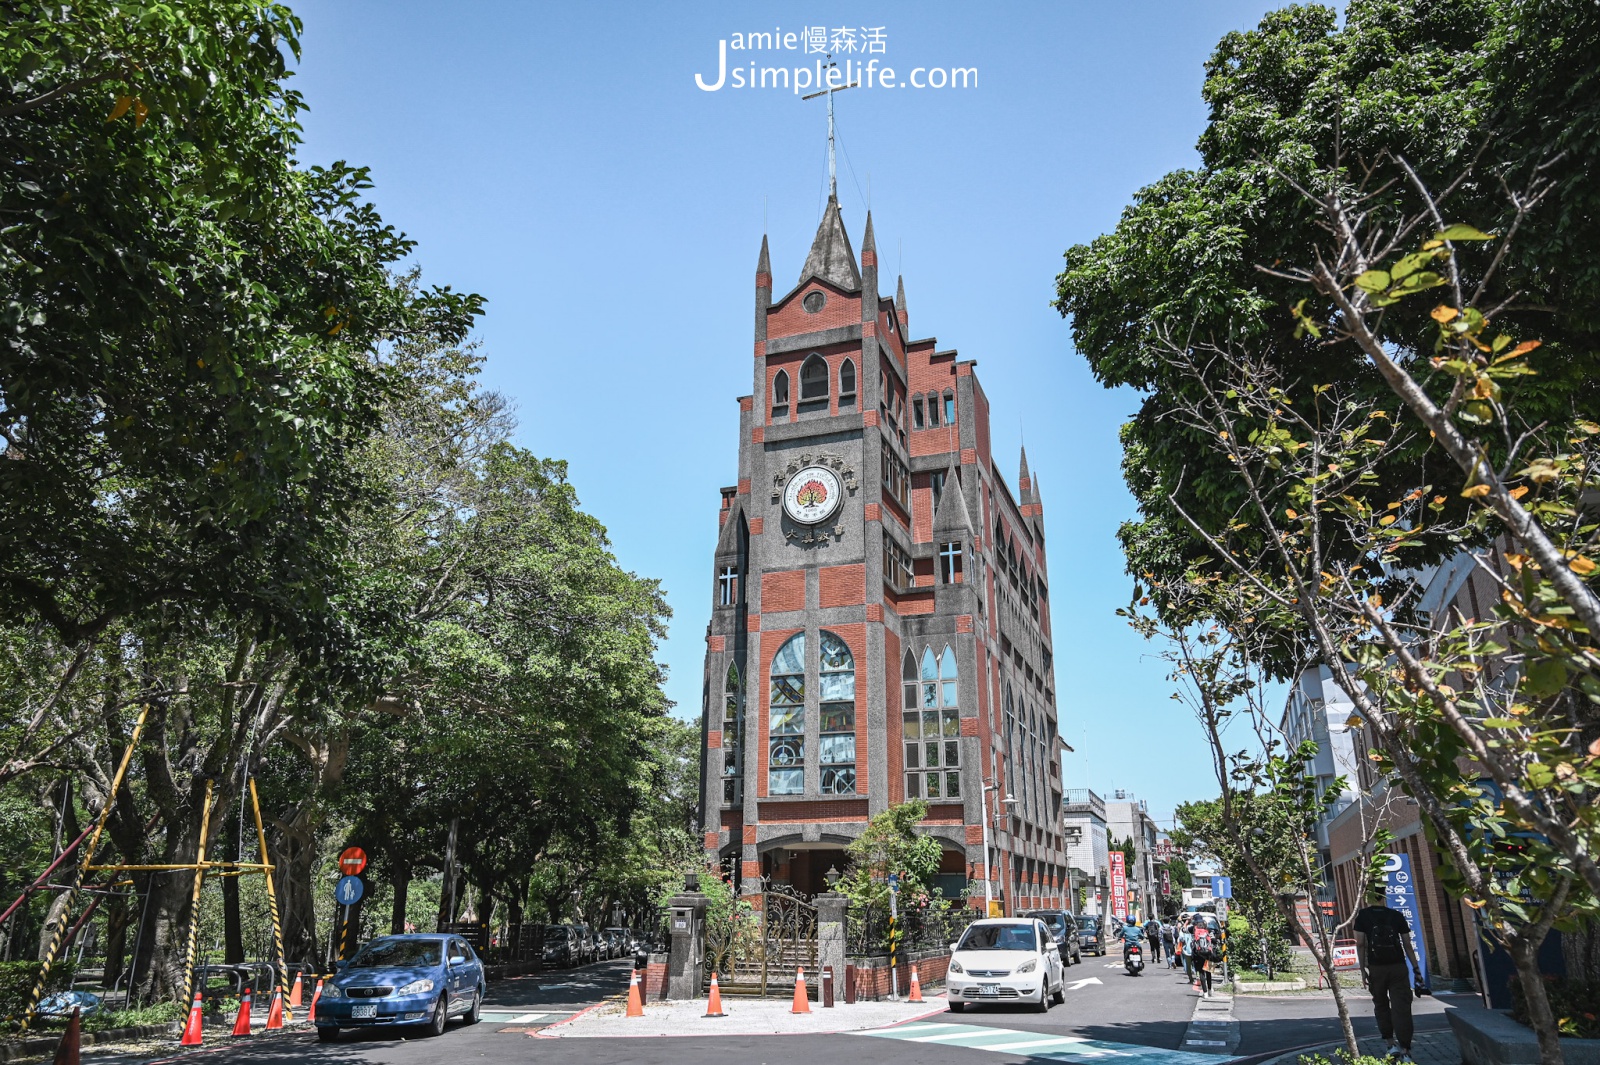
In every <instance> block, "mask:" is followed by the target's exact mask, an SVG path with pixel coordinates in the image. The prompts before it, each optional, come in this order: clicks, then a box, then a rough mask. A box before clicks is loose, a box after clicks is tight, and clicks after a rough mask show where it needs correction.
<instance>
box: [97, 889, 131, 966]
mask: <svg viewBox="0 0 1600 1065" xmlns="http://www.w3.org/2000/svg"><path fill="white" fill-rule="evenodd" d="M128 919H129V907H128V899H127V897H126V896H123V895H115V896H111V897H109V898H107V899H106V940H105V942H106V964H105V971H104V972H103V973H101V975H100V986H101V987H102V988H106V989H110V988H112V987H114V986H116V983H117V981H118V980H119V979H121V978H122V956H123V954H124V953H125V952H126V951H127V949H128Z"/></svg>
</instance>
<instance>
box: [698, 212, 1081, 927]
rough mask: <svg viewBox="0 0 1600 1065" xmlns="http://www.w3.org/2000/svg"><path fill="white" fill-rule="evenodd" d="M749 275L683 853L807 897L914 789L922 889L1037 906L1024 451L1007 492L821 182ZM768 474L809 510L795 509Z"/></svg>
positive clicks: (947, 356)
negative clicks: (785, 263)
mask: <svg viewBox="0 0 1600 1065" xmlns="http://www.w3.org/2000/svg"><path fill="white" fill-rule="evenodd" d="M755 289H756V293H755V296H756V298H755V304H756V305H755V330H754V333H755V335H754V352H753V355H754V366H753V375H752V377H753V384H754V390H753V393H752V394H751V395H748V396H743V397H741V398H740V399H739V449H738V472H737V478H736V483H735V484H733V485H731V486H729V487H728V488H725V489H723V490H722V503H721V509H720V512H719V515H718V521H719V525H720V533H719V538H718V544H717V549H716V553H715V558H714V561H713V566H712V571H711V574H710V576H711V584H710V591H711V596H712V603H713V607H712V614H711V621H710V624H709V625H708V627H707V633H706V637H707V638H706V667H705V687H704V705H703V714H704V722H703V734H704V736H705V746H704V759H703V762H702V783H703V786H702V795H703V810H702V813H703V826H704V832H705V847H706V851H707V855H708V859H709V861H710V862H711V863H713V864H715V865H717V866H719V867H720V868H721V869H722V870H723V871H724V872H725V873H726V874H727V875H728V876H729V877H730V879H732V880H733V881H735V882H736V883H737V884H738V885H739V890H740V891H741V893H743V894H745V895H748V896H758V895H759V892H760V890H761V881H762V879H763V878H764V879H765V880H766V881H767V882H768V883H775V884H788V885H791V886H792V887H794V888H795V889H797V890H799V891H801V892H802V893H806V894H814V893H817V892H820V891H822V890H824V887H825V883H824V876H825V874H826V872H827V870H828V869H829V868H830V867H834V868H838V869H840V870H843V868H844V865H845V861H846V857H845V854H844V853H843V848H844V847H845V846H846V845H848V843H849V842H850V841H851V840H852V839H854V838H855V837H856V836H857V835H858V834H860V832H861V831H862V830H863V829H864V828H865V827H866V822H867V819H868V818H869V817H870V816H872V815H873V814H876V813H878V812H881V811H883V810H885V809H887V808H888V807H889V806H890V805H892V804H894V803H898V802H901V801H904V800H905V799H907V798H908V797H919V798H924V799H926V800H927V802H928V804H929V814H928V818H927V820H926V821H925V822H924V825H923V829H922V830H923V831H925V832H927V833H928V834H930V835H932V836H934V837H936V838H937V839H938V840H939V842H940V844H941V845H942V847H943V848H944V852H945V853H944V862H943V864H942V865H941V876H940V886H941V888H942V889H943V890H944V893H945V894H946V896H955V895H959V894H960V893H961V892H962V891H964V890H966V889H968V888H969V886H970V887H971V888H972V891H973V893H974V894H975V895H976V896H977V897H978V899H979V902H980V904H981V898H982V894H983V890H982V886H983V885H982V880H983V878H984V877H985V876H992V877H993V880H994V891H995V895H996V897H997V898H1001V899H1003V900H1004V905H1005V906H1006V907H1007V909H1008V911H1009V910H1013V909H1017V908H1024V907H1031V906H1045V905H1060V904H1061V902H1062V901H1063V900H1064V898H1065V891H1066V856H1065V852H1064V851H1063V849H1062V846H1063V844H1062V835H1061V818H1060V812H1061V772H1060V756H1061V752H1062V751H1063V750H1064V744H1063V743H1062V741H1061V740H1060V733H1059V729H1058V727H1057V721H1058V717H1057V708H1056V703H1055V688H1056V685H1055V670H1054V664H1053V661H1052V655H1051V642H1050V601H1049V591H1048V588H1049V584H1048V577H1047V570H1046V565H1045V530H1044V515H1043V507H1042V504H1041V503H1040V498H1039V492H1038V484H1037V481H1036V479H1035V478H1033V477H1032V476H1031V474H1030V472H1029V470H1028V467H1027V459H1026V456H1024V457H1023V459H1022V468H1021V472H1020V476H1019V478H1018V481H1017V489H1016V491H1015V492H1013V491H1012V490H1011V488H1010V487H1009V486H1007V484H1006V483H1005V481H1004V479H1003V478H1002V476H1001V475H1000V473H999V471H998V470H997V469H996V468H995V466H994V463H993V461H992V454H991V451H990V446H989V400H988V398H987V397H986V396H985V395H984V392H983V388H982V386H981V385H980V384H979V380H978V377H977V374H976V373H975V367H976V365H977V364H976V362H974V361H972V360H962V359H961V358H959V357H958V355H957V353H956V352H955V351H953V350H948V349H940V347H939V345H938V344H937V342H936V341H934V340H932V339H923V340H916V339H910V335H909V331H908V326H909V321H910V319H909V314H908V313H907V309H906V300H905V288H904V284H903V283H901V285H900V287H899V292H898V295H897V296H896V298H895V299H893V300H889V299H885V298H883V297H881V296H879V294H878V265H877V250H876V244H875V241H874V237H873V231H872V218H871V215H870V214H869V215H868V216H867V220H866V226H865V231H864V233H863V236H862V249H861V255H860V259H859V263H858V261H857V259H856V256H855V253H854V251H853V249H852V246H851V243H850V237H849V234H848V232H847V231H846V229H845V226H844V222H843V219H842V217H841V215H840V211H839V206H838V203H837V202H836V201H834V200H832V199H830V200H829V202H828V206H827V210H826V212H825V214H824V216H823V219H822V223H821V225H820V226H819V228H818V231H817V235H816V238H815V240H814V241H813V245H812V248H811V252H810V254H809V255H808V257H807V259H806V265H805V268H804V269H803V271H802V273H801V277H800V280H799V283H798V284H797V285H795V287H794V288H793V289H791V290H790V291H789V292H788V293H787V294H784V295H781V296H777V297H774V294H773V282H772V267H771V261H770V256H769V253H768V249H767V242H766V239H765V238H763V239H762V244H761V256H760V261H759V263H758V265H757V268H756V279H755ZM818 470H820V471H821V472H820V473H818V472H816V471H818ZM800 474H804V476H797V475H800ZM786 492H791V493H798V494H797V495H795V498H796V499H799V498H802V497H803V498H804V499H805V501H806V504H807V505H808V506H811V508H812V510H813V511H814V512H815V514H809V513H808V514H804V515H803V516H804V517H805V519H806V520H804V521H796V520H795V519H794V518H793V517H791V512H790V511H786V509H785V506H784V496H785V493H786ZM830 494H831V495H836V500H835V501H829V500H827V499H826V498H825V497H826V496H828V495H830ZM988 783H992V784H995V785H996V791H995V792H994V793H991V794H990V795H989V796H988V798H989V802H988V804H987V806H988V813H989V815H990V816H991V817H992V818H993V821H992V822H991V824H992V832H991V855H990V856H986V855H985V854H984V850H983V846H982V838H983V818H984V816H985V805H986V804H985V802H984V798H985V792H984V785H985V784H988ZM1001 797H1012V798H1015V799H1016V800H1017V801H1016V802H1015V803H1011V804H1002V803H1000V802H998V801H997V800H998V799H999V798H1001ZM991 863H992V864H993V865H994V869H993V870H992V872H991V870H990V869H989V865H990V864H991Z"/></svg>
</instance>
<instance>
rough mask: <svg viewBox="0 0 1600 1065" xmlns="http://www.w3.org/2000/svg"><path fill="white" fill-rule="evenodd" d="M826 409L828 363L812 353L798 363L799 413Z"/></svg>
mask: <svg viewBox="0 0 1600 1065" xmlns="http://www.w3.org/2000/svg"><path fill="white" fill-rule="evenodd" d="M827 409H828V364H827V362H826V361H825V360H824V359H823V358H822V356H821V355H817V354H812V355H809V356H807V357H806V361H805V362H804V363H802V364H801V365H800V413H801V414H804V413H806V412H807V411H813V410H827Z"/></svg>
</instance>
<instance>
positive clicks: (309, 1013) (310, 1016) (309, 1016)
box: [306, 976, 322, 1023]
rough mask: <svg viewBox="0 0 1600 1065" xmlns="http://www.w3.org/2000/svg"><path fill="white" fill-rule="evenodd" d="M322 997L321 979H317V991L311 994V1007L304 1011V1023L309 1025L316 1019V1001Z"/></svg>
mask: <svg viewBox="0 0 1600 1065" xmlns="http://www.w3.org/2000/svg"><path fill="white" fill-rule="evenodd" d="M321 997H322V977H320V976H319V977H317V989H316V990H315V991H313V992H311V1006H310V1008H309V1009H307V1010H306V1021H307V1023H310V1022H311V1021H314V1020H316V1019H317V999H319V998H321Z"/></svg>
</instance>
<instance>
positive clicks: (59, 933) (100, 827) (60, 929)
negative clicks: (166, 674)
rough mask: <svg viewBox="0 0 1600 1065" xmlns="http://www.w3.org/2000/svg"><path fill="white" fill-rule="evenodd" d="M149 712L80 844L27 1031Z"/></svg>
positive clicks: (145, 711) (25, 1017)
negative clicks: (81, 844) (81, 849)
mask: <svg viewBox="0 0 1600 1065" xmlns="http://www.w3.org/2000/svg"><path fill="white" fill-rule="evenodd" d="M149 715H150V704H149V703H146V704H145V705H144V706H143V707H142V708H141V709H140V710H139V719H138V720H137V721H135V722H134V724H133V734H132V735H131V736H129V737H128V746H127V747H126V748H125V749H124V750H123V752H122V761H121V763H119V764H118V765H117V772H116V774H115V775H114V776H112V778H111V790H110V791H109V792H107V793H106V801H105V802H104V803H103V804H101V806H100V817H99V818H98V820H96V821H95V825H94V832H92V833H91V834H90V836H89V839H88V841H87V842H85V843H84V845H83V854H82V856H81V857H79V859H78V868H77V871H76V872H75V873H74V874H73V876H72V886H71V887H69V888H68V889H67V897H66V901H65V903H64V904H63V905H62V907H61V914H60V916H58V917H57V918H56V926H55V928H53V929H51V931H50V946H49V947H48V948H46V950H45V955H44V962H43V964H42V965H40V967H39V978H38V979H37V980H35V981H34V984H33V990H32V991H31V992H29V994H28V1005H27V1007H26V1008H25V1009H24V1010H23V1011H22V1030H23V1031H27V1029H28V1025H29V1024H30V1023H31V1022H32V1021H33V1015H34V1013H36V1012H37V1011H38V1009H39V999H40V997H41V996H43V994H44V985H45V983H46V982H47V981H48V980H49V979H50V967H51V966H52V965H54V964H55V960H56V954H57V953H58V952H60V950H61V943H62V939H63V937H64V936H65V934H66V931H67V921H68V920H70V919H71V917H72V900H73V898H74V897H75V896H76V895H77V894H78V889H79V888H81V887H83V878H84V876H85V875H86V874H87V873H88V871H89V866H90V864H91V863H93V861H94V852H95V849H96V848H97V847H99V846H100V834H101V833H102V832H103V831H105V827H106V819H107V818H108V817H110V816H111V808H112V807H113V806H115V805H116V803H117V792H118V790H120V789H121V787H122V778H123V777H124V776H125V775H126V774H127V772H128V763H129V762H131V761H132V760H133V752H134V749H135V748H137V747H138V746H139V735H140V733H142V732H143V731H144V722H145V718H147V717H148V716H149Z"/></svg>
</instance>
